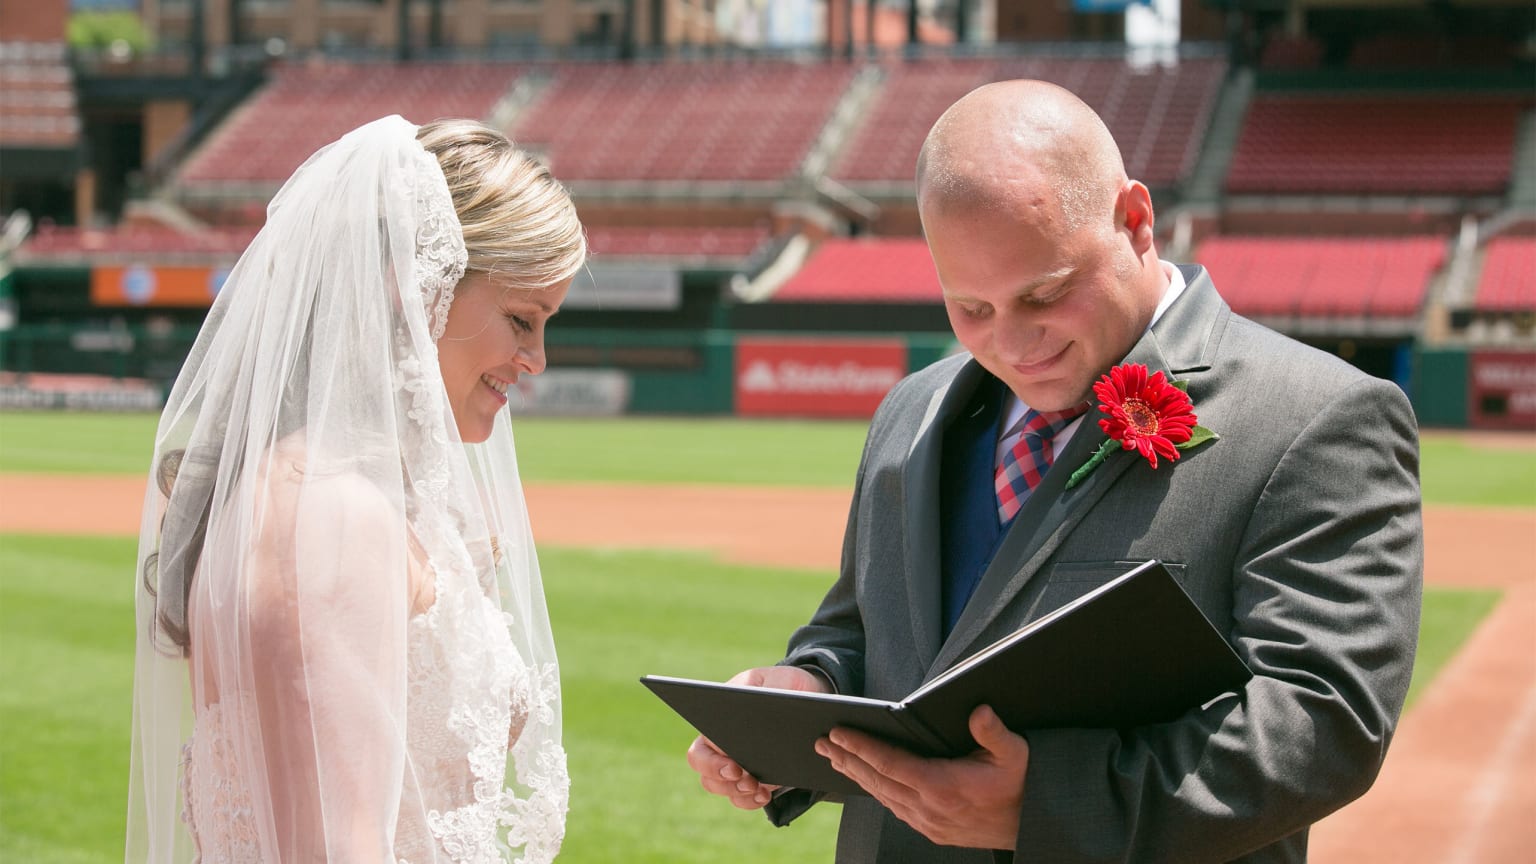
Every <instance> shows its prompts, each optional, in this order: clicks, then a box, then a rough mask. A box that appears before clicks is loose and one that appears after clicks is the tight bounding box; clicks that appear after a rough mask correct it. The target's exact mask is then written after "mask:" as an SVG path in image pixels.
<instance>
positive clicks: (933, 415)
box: [902, 360, 986, 663]
mask: <svg viewBox="0 0 1536 864" xmlns="http://www.w3.org/2000/svg"><path fill="white" fill-rule="evenodd" d="M985 375H986V372H985V371H984V370H983V369H982V368H981V366H980V365H978V364H977V363H976V361H975V360H968V361H966V362H965V363H964V364H963V365H962V366H961V367H960V369H959V370H958V371H957V372H956V373H955V377H954V379H953V380H952V381H951V382H950V383H949V386H947V387H943V388H940V389H939V390H937V391H935V392H934V394H933V396H932V397H931V398H930V399H929V401H928V407H927V410H926V411H925V412H924V414H923V418H922V420H921V421H920V422H919V423H918V429H917V435H916V437H914V438H913V440H912V448H911V450H910V451H909V452H908V454H907V460H906V467H905V469H904V473H903V476H902V489H903V491H904V494H905V501H904V506H903V510H904V513H903V518H904V519H905V524H906V530H905V531H904V532H903V534H904V537H905V540H906V550H905V552H906V554H905V555H904V556H903V558H904V560H905V561H906V564H907V572H906V583H907V602H908V603H909V604H910V608H911V614H912V644H913V646H914V647H915V648H916V650H917V654H918V656H919V657H920V658H922V661H923V662H924V663H929V662H931V661H932V660H933V657H934V655H935V654H937V653H938V652H939V634H940V632H941V629H940V620H939V619H940V616H941V615H942V614H943V603H942V601H941V599H940V596H939V580H940V578H941V576H940V565H939V557H940V554H941V552H940V549H941V547H940V544H939V541H940V537H939V530H940V529H939V521H940V501H939V498H940V489H939V465H940V463H941V460H942V459H943V453H944V429H945V427H946V426H948V425H949V422H950V420H951V419H952V418H953V417H954V416H955V414H956V413H957V412H959V411H960V410H961V409H962V408H963V407H964V406H965V405H966V403H967V402H968V401H969V400H970V398H971V394H972V393H973V391H975V389H976V386H977V385H978V384H979V383H980V382H981V380H982V378H983V377H984V376H985Z"/></svg>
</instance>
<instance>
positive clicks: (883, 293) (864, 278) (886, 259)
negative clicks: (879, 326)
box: [772, 237, 940, 304]
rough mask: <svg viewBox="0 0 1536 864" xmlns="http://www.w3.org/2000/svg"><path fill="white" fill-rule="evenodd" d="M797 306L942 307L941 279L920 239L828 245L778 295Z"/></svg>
mask: <svg viewBox="0 0 1536 864" xmlns="http://www.w3.org/2000/svg"><path fill="white" fill-rule="evenodd" d="M772 299H773V301H774V302H794V303H806V302H811V303H817V302H820V303H862V302H870V303H935V304H936V303H939V302H940V297H939V278H938V276H937V274H935V273H934V270H933V259H932V258H931V257H929V255H928V244H927V243H925V242H923V240H922V239H921V238H906V237H900V238H890V237H882V238H874V237H872V238H864V239H851V240H844V239H837V240H828V241H826V242H824V243H822V244H821V245H820V246H819V247H817V249H816V251H815V252H813V253H811V257H810V259H809V260H807V261H806V262H805V266H804V267H802V268H800V271H799V272H798V273H796V274H795V275H794V276H793V277H792V278H791V279H790V280H789V281H788V282H786V283H785V284H784V285H783V286H782V287H780V288H779V290H778V291H777V292H775V293H774V295H773V298H772Z"/></svg>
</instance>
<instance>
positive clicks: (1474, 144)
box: [1227, 93, 1532, 195]
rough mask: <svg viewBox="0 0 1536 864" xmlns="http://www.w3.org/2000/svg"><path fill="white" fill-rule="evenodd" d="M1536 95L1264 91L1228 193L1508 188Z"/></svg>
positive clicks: (1235, 160)
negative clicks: (1520, 133) (1524, 116)
mask: <svg viewBox="0 0 1536 864" xmlns="http://www.w3.org/2000/svg"><path fill="white" fill-rule="evenodd" d="M1531 101H1532V100H1531V99H1530V98H1522V97H1516V96H1501V95H1493V94H1490V95H1478V94H1472V93H1468V94H1461V95H1456V96H1449V95H1445V96H1439V95H1409V94H1396V95H1286V94H1259V95H1258V96H1256V97H1255V98H1254V100H1253V103H1252V105H1251V107H1250V109H1249V111H1248V116H1247V118H1246V120H1245V122H1244V124H1243V130H1242V134H1241V136H1240V138H1239V139H1238V143H1237V149H1236V151H1235V153H1234V154H1233V158H1232V165H1231V168H1230V170H1229V172H1228V174H1227V191H1228V192H1229V193H1237V194H1245V193H1248V194H1253V193H1264V194H1335V195H1429V194H1434V195H1483V194H1500V193H1503V192H1504V191H1505V189H1506V187H1507V186H1508V185H1509V181H1510V172H1511V169H1512V162H1513V153H1514V145H1515V132H1516V128H1517V126H1518V123H1519V119H1520V113H1521V111H1522V110H1523V109H1524V108H1525V107H1527V106H1528V105H1529V104H1530V103H1531Z"/></svg>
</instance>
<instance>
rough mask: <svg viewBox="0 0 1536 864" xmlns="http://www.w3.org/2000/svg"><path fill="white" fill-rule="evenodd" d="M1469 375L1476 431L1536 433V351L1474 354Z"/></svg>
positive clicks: (1470, 414) (1470, 419)
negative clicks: (1494, 430)
mask: <svg viewBox="0 0 1536 864" xmlns="http://www.w3.org/2000/svg"><path fill="white" fill-rule="evenodd" d="M1468 375H1469V376H1470V377H1471V379H1472V380H1471V381H1470V382H1468V384H1469V386H1468V387H1467V396H1468V398H1469V399H1470V400H1471V404H1470V405H1468V406H1467V409H1468V410H1467V419H1468V422H1469V424H1470V425H1471V426H1472V427H1473V428H1475V429H1525V430H1528V431H1536V351H1473V352H1472V363H1471V367H1470V370H1469V372H1468Z"/></svg>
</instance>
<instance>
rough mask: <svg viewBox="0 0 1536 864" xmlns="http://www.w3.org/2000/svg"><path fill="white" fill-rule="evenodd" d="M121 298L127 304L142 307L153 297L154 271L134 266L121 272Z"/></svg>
mask: <svg viewBox="0 0 1536 864" xmlns="http://www.w3.org/2000/svg"><path fill="white" fill-rule="evenodd" d="M123 296H125V297H127V298H128V302H129V303H135V304H138V305H141V306H142V305H143V304H145V303H148V302H149V299H150V298H151V297H153V296H155V271H153V270H151V269H149V268H148V267H142V266H139V265H137V264H135V265H134V266H132V267H129V268H128V269H127V270H124V271H123Z"/></svg>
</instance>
